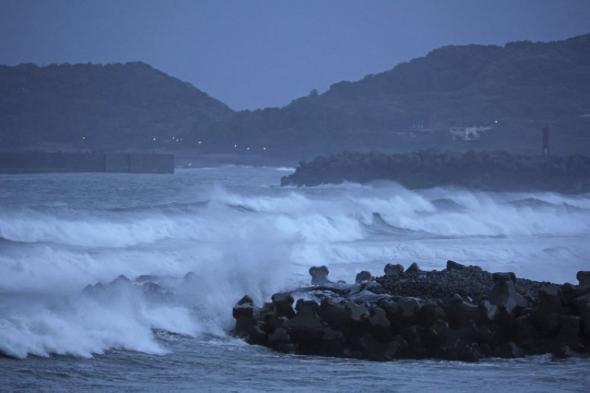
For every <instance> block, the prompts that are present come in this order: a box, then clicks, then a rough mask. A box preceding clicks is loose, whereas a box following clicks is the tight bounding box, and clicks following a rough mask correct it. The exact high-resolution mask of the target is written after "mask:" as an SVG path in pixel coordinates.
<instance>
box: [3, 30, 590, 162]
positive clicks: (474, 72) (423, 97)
mask: <svg viewBox="0 0 590 393" xmlns="http://www.w3.org/2000/svg"><path fill="white" fill-rule="evenodd" d="M468 126H478V127H480V129H485V130H490V131H487V132H485V133H483V134H482V135H481V137H480V135H477V138H475V139H477V140H475V141H466V140H456V139H453V137H452V135H451V134H450V130H451V129H453V128H458V129H462V128H465V127H468ZM545 126H549V127H551V128H552V129H553V130H555V132H554V133H553V134H552V135H554V137H552V144H553V146H552V147H553V148H554V149H555V150H556V151H560V152H563V153H572V152H580V151H584V150H585V149H586V150H587V149H590V34H586V35H582V36H578V37H573V38H570V39H568V40H563V41H555V42H548V43H533V42H528V41H523V42H513V43H508V44H506V45H505V46H495V45H461V46H446V47H442V48H439V49H435V50H433V51H431V52H430V53H428V54H427V55H426V56H424V57H420V58H417V59H414V60H411V61H409V62H406V63H401V64H398V65H397V66H395V67H394V68H392V69H391V70H388V71H385V72H382V73H379V74H375V75H368V76H366V77H365V78H363V79H361V80H359V81H356V82H339V83H336V84H334V85H332V86H331V87H330V89H329V90H328V91H326V92H324V93H322V94H318V93H317V92H316V91H312V92H311V93H310V94H309V95H308V96H306V97H301V98H298V99H295V100H293V101H292V102H291V103H290V104H289V105H286V106H284V107H282V108H265V109H260V110H255V111H240V112H234V111H232V110H231V109H230V108H228V107H227V106H226V105H224V104H223V103H221V102H219V101H217V100H215V99H213V98H211V97H209V96H208V95H206V94H205V93H203V92H201V91H200V90H198V89H196V88H195V87H193V86H191V85H190V84H188V83H186V82H181V81H179V80H177V79H175V78H172V77H170V76H168V75H166V74H164V73H162V72H160V71H157V70H155V69H153V68H151V67H150V66H148V65H146V64H143V63H127V64H113V65H105V66H102V65H59V66H48V67H36V66H34V65H20V66H16V67H5V66H4V67H0V142H2V144H3V145H4V146H14V147H19V146H24V145H29V146H30V145H31V144H32V145H33V146H34V145H41V146H42V145H47V144H52V143H53V144H55V143H57V144H67V143H69V142H72V141H76V143H75V144H76V146H80V145H82V146H88V147H113V148H120V147H136V148H163V149H171V148H199V149H201V150H203V151H207V152H235V151H239V152H242V153H244V154H246V153H247V152H262V151H269V152H271V151H272V152H274V153H275V154H288V153H293V154H295V155H297V154H300V155H306V154H307V156H309V155H312V154H317V153H325V152H332V151H339V150H343V149H349V150H350V149H361V150H374V149H377V150H385V151H399V150H413V149H424V148H445V149H451V150H452V149H458V150H462V149H474V148H475V149H492V148H493V149H507V150H510V149H514V150H519V151H520V152H536V151H538V150H539V148H540V146H539V144H540V140H539V132H540V129H541V128H542V127H545ZM84 137H85V138H86V139H82V138H84ZM153 138H156V140H154V139H153Z"/></svg>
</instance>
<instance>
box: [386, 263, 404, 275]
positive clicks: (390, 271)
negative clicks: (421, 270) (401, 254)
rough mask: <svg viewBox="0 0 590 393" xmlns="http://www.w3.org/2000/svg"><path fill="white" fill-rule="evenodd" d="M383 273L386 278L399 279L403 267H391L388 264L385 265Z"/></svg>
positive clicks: (397, 265) (398, 265)
mask: <svg viewBox="0 0 590 393" xmlns="http://www.w3.org/2000/svg"><path fill="white" fill-rule="evenodd" d="M383 272H384V273H385V276H387V277H399V276H400V275H401V274H403V272H404V267H403V266H402V265H400V264H396V265H393V264H391V263H388V264H387V265H385V268H384V269H383Z"/></svg>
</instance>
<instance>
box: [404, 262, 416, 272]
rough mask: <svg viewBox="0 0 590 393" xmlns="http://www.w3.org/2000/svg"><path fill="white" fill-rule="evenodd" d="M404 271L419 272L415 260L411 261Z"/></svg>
mask: <svg viewBox="0 0 590 393" xmlns="http://www.w3.org/2000/svg"><path fill="white" fill-rule="evenodd" d="M405 272H406V273H418V272H420V267H419V266H418V264H417V263H416V262H413V263H412V264H411V265H410V266H408V268H407V269H406V271H405Z"/></svg>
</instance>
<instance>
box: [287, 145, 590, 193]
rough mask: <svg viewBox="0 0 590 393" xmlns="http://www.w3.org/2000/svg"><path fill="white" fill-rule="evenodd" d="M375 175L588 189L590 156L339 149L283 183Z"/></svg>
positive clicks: (417, 181)
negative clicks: (344, 150) (365, 151)
mask: <svg viewBox="0 0 590 393" xmlns="http://www.w3.org/2000/svg"><path fill="white" fill-rule="evenodd" d="M376 180H391V181H396V182H399V183H400V184H402V185H403V186H405V187H408V188H430V187H436V186H457V187H466V188H472V189H479V190H487V191H555V192H564V193H585V192H590V157H588V156H581V155H575V156H564V157H561V156H548V157H543V156H540V155H539V156H525V155H514V154H510V153H507V152H500V151H499V152H485V151H481V152H474V151H470V152H467V153H448V152H437V151H421V152H416V153H405V154H381V153H340V154H334V155H328V156H320V157H317V158H315V159H314V160H311V161H308V162H301V163H300V164H299V166H298V167H297V169H296V171H295V172H294V173H293V174H291V175H288V176H284V177H283V178H282V179H281V185H283V186H287V185H296V186H317V185H320V184H329V183H332V184H334V183H336V184H338V183H343V182H356V183H367V182H371V181H376Z"/></svg>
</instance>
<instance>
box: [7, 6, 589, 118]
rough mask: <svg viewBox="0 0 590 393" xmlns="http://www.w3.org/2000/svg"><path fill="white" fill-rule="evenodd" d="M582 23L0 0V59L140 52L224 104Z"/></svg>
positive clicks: (466, 11) (563, 15)
mask: <svg viewBox="0 0 590 393" xmlns="http://www.w3.org/2000/svg"><path fill="white" fill-rule="evenodd" d="M588 32H590V0H489V1H478V0H422V1H420V0H413V1H410V0H399V1H397V0H390V1H379V0H364V1H363V0H359V1H345V0H338V1H336V0H314V1H311V0H310V1H301V0H298V1H281V0H278V1H270V0H268V1H260V0H250V1H247V0H242V1H238V0H216V1H204V0H203V1H197V0H168V1H155V0H95V1H90V0H0V63H1V64H18V63H22V62H34V63H38V64H49V63H63V62H70V63H75V62H89V61H90V62H101V63H102V62H125V61H134V60H142V61H145V62H147V63H150V64H151V65H153V66H154V67H156V68H158V69H161V70H162V71H164V72H167V73H169V74H171V75H173V76H176V77H179V78H181V79H183V80H187V81H190V82H191V83H193V84H194V85H195V86H197V87H198V88H200V89H202V90H204V91H206V92H207V93H209V94H210V95H212V96H214V97H216V98H218V99H220V100H222V101H223V102H225V103H226V104H228V105H230V106H231V107H232V108H234V109H244V108H251V109H253V108H261V107H265V106H278V105H285V104H287V103H289V101H290V100H292V99H294V98H296V97H299V96H301V95H306V94H307V93H308V92H309V91H310V90H311V89H313V88H317V89H319V90H320V91H323V90H325V89H327V88H328V87H329V86H330V85H331V84H332V83H334V82H338V81H340V80H356V79H360V78H362V77H363V76H364V75H366V74H369V73H376V72H380V71H384V70H386V69H390V68H391V67H393V66H394V65H395V64H397V63H399V62H401V61H406V60H409V59H411V58H413V57H417V56H421V55H424V54H426V53H427V52H428V51H429V50H431V49H434V48H436V47H439V46H442V45H447V44H464V43H482V44H490V43H497V44H503V43H505V42H506V41H512V40H524V39H529V40H533V41H546V40H557V39H563V38H567V37H570V36H574V35H579V34H584V33H588Z"/></svg>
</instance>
